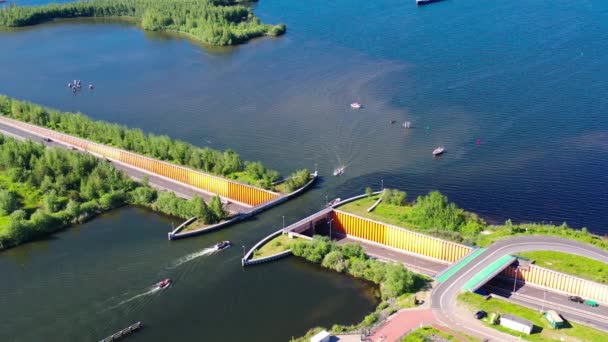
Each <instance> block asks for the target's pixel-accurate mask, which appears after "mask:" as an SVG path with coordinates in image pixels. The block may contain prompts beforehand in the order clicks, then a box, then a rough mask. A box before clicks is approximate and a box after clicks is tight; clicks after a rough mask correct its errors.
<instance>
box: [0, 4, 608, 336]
mask: <svg viewBox="0 0 608 342" xmlns="http://www.w3.org/2000/svg"><path fill="white" fill-rule="evenodd" d="M41 2H44V0H28V2H27V3H41ZM23 3H26V2H25V1H24V2H23ZM255 12H256V14H257V15H258V16H260V17H261V18H262V20H263V21H266V22H269V23H278V22H283V23H285V24H287V27H288V31H287V34H286V35H285V36H283V37H280V38H277V39H257V40H254V41H252V42H250V43H249V44H246V45H242V46H238V47H234V48H209V47H204V46H200V45H198V44H196V43H193V42H192V41H189V40H188V39H184V38H181V37H178V36H175V35H170V34H162V33H153V32H143V31H142V30H140V29H138V28H136V27H133V26H131V25H129V24H125V23H121V22H116V21H109V20H68V21H59V22H53V23H48V24H44V25H40V26H35V27H27V28H20V29H16V30H7V31H3V32H0V93H2V94H6V95H9V96H14V97H17V98H20V99H26V100H30V101H33V102H37V103H41V104H44V105H48V106H52V107H56V108H59V109H62V110H70V111H81V112H83V113H86V114H88V115H90V116H92V117H94V118H97V119H103V120H108V121H113V122H119V123H123V124H127V125H130V126H135V127H140V128H142V129H144V130H146V131H149V132H155V133H159V134H167V135H170V136H171V137H174V138H180V139H184V140H187V141H189V142H192V143H194V144H197V145H201V146H210V147H212V148H218V149H226V148H232V149H234V150H235V151H237V152H238V153H239V154H241V155H242V156H243V158H244V159H248V160H261V161H263V163H264V164H265V165H267V166H268V167H271V168H274V169H277V170H279V171H280V172H282V173H283V174H288V173H290V172H292V171H294V170H296V169H299V168H304V167H307V168H310V169H313V168H314V166H315V164H317V167H318V169H319V171H320V172H321V175H324V176H326V177H325V178H324V179H323V180H322V181H321V182H319V184H318V185H317V186H316V188H315V189H313V190H312V191H310V192H308V193H306V194H305V195H304V196H302V197H300V198H298V199H297V200H295V201H293V202H290V203H288V204H286V205H281V206H279V207H277V208H274V209H272V210H270V211H269V212H267V213H264V214H263V215H261V216H259V217H258V218H256V219H255V220H252V221H247V222H243V223H241V224H239V225H237V226H234V227H232V228H229V229H227V230H224V231H220V232H217V233H213V234H211V235H208V236H203V237H200V238H195V239H192V240H185V241H178V242H175V243H171V244H170V243H168V242H167V241H166V240H165V238H166V231H167V230H169V227H170V224H171V222H170V220H167V219H165V218H162V217H159V216H157V215H154V214H150V213H147V212H145V211H141V210H138V209H133V208H128V209H122V210H119V211H116V212H113V213H111V214H109V215H107V216H104V217H102V218H99V219H96V220H94V221H92V222H90V223H88V224H86V225H83V226H80V227H75V228H72V229H69V230H66V231H65V232H63V233H61V234H58V235H56V236H54V237H53V238H52V239H49V240H46V241H41V242H37V243H34V244H30V245H26V246H23V247H19V248H16V249H13V250H11V251H9V252H6V253H2V254H0V274H2V278H3V279H8V281H3V282H2V284H1V285H0V296H1V297H0V298H1V299H0V308H1V309H0V310H1V311H0V316H1V317H3V318H4V317H8V319H3V320H2V322H0V324H2V325H1V326H0V340H5V339H7V338H9V339H15V336H22V338H20V339H19V340H23V341H36V340H39V339H40V338H42V337H44V338H47V337H49V336H53V337H54V336H57V340H65V339H66V338H70V339H74V338H76V339H86V340H94V339H96V338H100V337H102V336H100V335H104V334H105V333H107V332H110V331H111V330H112V329H116V328H121V327H123V326H126V325H128V324H130V323H132V322H131V321H134V320H144V321H145V322H146V323H148V322H149V323H150V327H149V329H144V331H142V334H141V335H140V336H141V337H139V336H137V337H136V338H141V339H142V340H154V339H158V340H165V339H167V338H169V336H175V337H180V340H200V339H201V338H203V339H209V340H212V339H219V338H222V337H225V339H226V340H228V341H238V340H243V339H247V340H260V341H261V340H273V341H274V340H279V341H280V340H287V339H289V337H291V336H292V335H296V336H297V335H300V334H302V333H304V332H305V331H306V329H307V328H309V327H312V326H314V325H320V324H325V325H329V324H331V323H334V322H339V323H352V322H356V321H359V320H360V319H362V318H363V316H364V315H365V314H367V313H368V312H369V311H370V310H372V308H373V307H374V305H375V301H374V299H373V298H372V297H371V292H372V291H373V289H372V288H371V287H369V286H368V285H366V284H365V283H361V282H358V281H353V280H352V279H350V278H348V277H345V276H341V275H337V274H333V273H330V272H325V271H321V270H319V269H318V268H316V267H313V266H311V265H308V264H304V263H301V262H299V261H297V260H296V259H293V258H291V259H287V260H284V261H280V262H277V263H273V264H269V265H264V266H261V267H254V268H251V269H247V270H246V271H243V270H242V269H241V267H240V264H239V257H240V255H241V253H242V251H241V250H240V247H239V246H240V245H246V246H251V245H252V244H253V243H254V242H255V241H257V240H258V239H259V238H261V237H263V236H265V235H266V234H268V233H270V232H271V231H273V230H275V229H276V228H277V227H280V225H281V224H282V223H281V221H282V219H281V217H282V216H285V217H286V222H287V223H289V222H293V221H296V220H297V219H299V218H302V217H304V216H305V215H307V214H309V213H312V212H313V211H315V210H317V209H319V208H320V207H321V206H322V204H323V202H324V201H325V198H326V196H327V198H329V199H331V198H334V197H338V196H339V197H343V198H345V197H348V196H351V195H354V194H358V193H361V192H362V191H363V189H364V188H365V187H366V186H372V187H374V188H375V189H378V188H379V187H380V184H381V182H383V183H384V185H385V186H387V187H395V188H400V189H403V190H406V191H407V192H408V196H409V198H410V199H414V198H415V196H417V195H419V194H423V193H426V192H428V191H429V190H433V189H437V190H440V191H441V192H443V193H445V194H447V195H448V196H449V197H450V199H451V200H453V201H455V202H457V203H458V205H459V206H461V207H463V208H465V209H467V210H470V211H474V212H477V213H479V214H480V215H481V216H483V217H484V218H486V219H487V220H489V221H491V222H504V221H505V220H507V219H509V218H511V219H513V221H515V222H521V221H546V222H553V223H561V222H563V221H566V222H568V223H569V224H571V225H572V226H575V227H585V226H586V227H588V228H589V230H590V231H593V232H597V233H600V234H606V233H608V230H606V229H607V228H606V227H607V225H606V223H607V222H608V210H607V209H608V196H606V193H605V191H600V190H599V189H605V188H607V186H608V174H607V173H606V172H605V169H606V165H607V160H608V143H606V141H608V118H607V116H606V108H608V107H607V102H606V101H605V99H606V98H608V85H607V83H606V82H605V79H606V78H607V76H608V75H606V70H605V68H604V66H605V65H606V62H608V60H607V59H608V57H607V56H608V54H606V52H607V51H606V50H607V49H608V48H607V46H606V44H605V41H604V38H603V37H604V36H605V32H607V31H608V21H606V20H605V13H607V12H608V3H606V2H602V1H599V0H584V1H577V2H572V1H569V0H556V1H552V2H530V3H526V5H525V6H521V4H520V3H517V2H512V1H507V0H500V1H494V2H466V1H457V0H446V1H443V2H439V3H436V4H433V5H429V6H424V7H420V8H418V7H416V6H415V5H414V4H413V1H402V0H382V1H374V2H369V1H362V0H336V1H332V2H331V3H327V2H324V1H320V0H311V1H307V2H297V1H296V2H285V1H280V0H260V2H259V3H258V4H256V5H255ZM73 79H81V80H82V81H83V83H85V84H88V83H93V84H95V90H94V91H93V92H88V91H83V92H81V93H79V94H77V95H76V96H74V95H73V94H72V93H71V92H70V91H69V89H68V88H67V87H66V86H65V85H66V84H67V82H68V81H70V80H73ZM354 101H358V102H361V103H362V104H363V108H362V109H360V110H356V111H355V110H352V109H351V108H350V106H349V104H350V103H351V102H354ZM390 120H395V121H396V123H395V124H390ZM406 120H407V121H411V122H412V126H413V128H412V129H409V130H405V129H402V128H401V127H400V123H402V122H403V121H406ZM478 141H479V143H477V142H478ZM439 145H442V146H445V147H446V151H447V152H446V154H445V155H444V156H442V157H441V158H433V157H432V155H431V152H432V150H433V149H434V148H435V147H437V146H439ZM339 165H345V166H346V171H345V174H344V175H343V176H341V177H331V176H329V175H330V174H331V171H332V170H333V168H335V167H337V166H339ZM226 239H229V240H233V241H234V242H235V243H236V244H237V246H236V247H233V248H231V249H230V250H227V251H225V252H222V253H219V254H215V255H211V256H209V257H200V258H196V259H193V260H192V261H190V262H187V263H185V264H183V265H181V266H179V267H176V268H174V269H167V267H169V265H172V264H171V263H172V262H175V260H178V259H179V258H182V257H184V256H187V255H189V254H191V253H196V252H197V251H201V250H202V249H204V248H205V247H208V246H210V245H212V244H213V243H215V242H217V241H220V240H226ZM166 276H170V277H174V278H176V280H177V281H176V284H175V287H173V288H171V289H170V290H169V291H167V292H166V293H162V294H153V295H149V296H142V297H138V298H136V299H135V300H132V301H130V302H127V303H125V304H122V305H121V306H119V307H117V308H115V309H111V310H109V311H103V310H107V307H112V306H113V305H117V303H120V302H121V301H124V300H126V299H129V298H131V297H133V296H136V295H138V294H140V293H141V292H142V291H144V290H145V289H146V287H147V286H149V285H150V284H151V283H153V282H155V281H157V280H158V279H159V278H162V277H166ZM9 307H10V308H12V309H11V310H9V311H8V312H7V308H9ZM51 333H52V335H51ZM176 333H178V334H179V335H173V334H176ZM137 335H139V334H137ZM77 337H78V338H77Z"/></svg>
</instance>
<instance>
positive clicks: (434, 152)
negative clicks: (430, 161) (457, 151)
mask: <svg viewBox="0 0 608 342" xmlns="http://www.w3.org/2000/svg"><path fill="white" fill-rule="evenodd" d="M444 151H445V147H443V146H439V147H437V148H436V149H434V150H433V155H434V156H438V155H440V154H442V153H443V152H444Z"/></svg>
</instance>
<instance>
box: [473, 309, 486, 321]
mask: <svg viewBox="0 0 608 342" xmlns="http://www.w3.org/2000/svg"><path fill="white" fill-rule="evenodd" d="M487 315H488V313H487V312H485V311H483V310H479V311H477V312H476V313H475V318H476V319H482V318H484V317H486V316H487Z"/></svg>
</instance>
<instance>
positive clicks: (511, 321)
mask: <svg viewBox="0 0 608 342" xmlns="http://www.w3.org/2000/svg"><path fill="white" fill-rule="evenodd" d="M500 325H502V326H503V327H507V328H509V329H513V330H515V331H519V332H522V333H524V334H528V335H530V334H531V333H532V329H533V328H534V324H532V322H530V321H528V320H525V319H523V318H520V317H517V316H513V315H508V314H507V315H502V316H500Z"/></svg>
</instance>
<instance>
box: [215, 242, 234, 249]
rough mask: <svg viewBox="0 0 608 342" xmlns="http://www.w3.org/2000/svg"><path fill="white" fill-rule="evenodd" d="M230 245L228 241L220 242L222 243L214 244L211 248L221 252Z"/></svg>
mask: <svg viewBox="0 0 608 342" xmlns="http://www.w3.org/2000/svg"><path fill="white" fill-rule="evenodd" d="M231 245H232V244H231V243H230V241H222V242H218V243H216V244H215V245H214V246H213V248H215V250H216V251H221V250H222V249H226V248H228V247H230V246H231Z"/></svg>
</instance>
